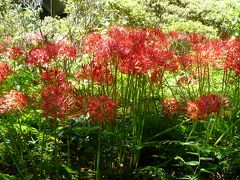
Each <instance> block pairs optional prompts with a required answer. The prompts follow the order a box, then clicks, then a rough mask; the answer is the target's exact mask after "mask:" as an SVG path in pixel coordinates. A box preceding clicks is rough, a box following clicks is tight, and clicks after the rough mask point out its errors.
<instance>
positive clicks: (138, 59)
mask: <svg viewBox="0 0 240 180" xmlns="http://www.w3.org/2000/svg"><path fill="white" fill-rule="evenodd" d="M83 51H84V52H85V53H88V54H90V53H93V55H94V60H95V61H106V60H111V61H113V62H109V63H112V64H117V65H118V68H119V69H120V71H121V72H123V73H128V74H146V73H148V72H149V71H151V70H152V69H155V68H166V69H169V70H173V69H175V67H174V62H175V61H173V57H174V56H173V55H174V54H173V52H172V51H171V50H169V49H168V39H167V37H166V35H165V34H164V33H163V32H162V31H161V30H159V29H146V30H145V29H129V28H124V27H119V26H114V27H112V28H110V29H109V30H108V32H107V34H105V35H101V34H97V33H92V34H90V35H88V36H87V37H85V39H84V45H83ZM116 61H117V62H116Z"/></svg>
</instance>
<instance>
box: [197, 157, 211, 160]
mask: <svg viewBox="0 0 240 180" xmlns="http://www.w3.org/2000/svg"><path fill="white" fill-rule="evenodd" d="M200 160H203V161H211V160H212V158H210V157H200Z"/></svg>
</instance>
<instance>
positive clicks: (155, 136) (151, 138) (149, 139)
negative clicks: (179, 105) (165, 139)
mask: <svg viewBox="0 0 240 180" xmlns="http://www.w3.org/2000/svg"><path fill="white" fill-rule="evenodd" d="M191 120H192V119H188V120H186V121H183V122H181V123H180V124H177V125H175V126H173V127H171V128H169V129H166V130H165V131H162V132H160V133H158V134H156V135H154V136H152V137H150V138H148V139H147V140H146V141H151V140H153V139H155V138H157V137H159V136H161V135H162V134H165V133H167V132H168V131H171V130H173V129H175V128H177V127H179V126H181V125H182V124H185V123H186V122H189V121H191Z"/></svg>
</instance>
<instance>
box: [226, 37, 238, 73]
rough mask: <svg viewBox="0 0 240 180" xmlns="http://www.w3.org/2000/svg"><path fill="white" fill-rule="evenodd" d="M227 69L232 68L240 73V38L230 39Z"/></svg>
mask: <svg viewBox="0 0 240 180" xmlns="http://www.w3.org/2000/svg"><path fill="white" fill-rule="evenodd" d="M227 46H228V51H227V57H226V62H225V67H224V68H225V69H231V70H233V71H235V72H236V74H237V75H239V74H240V38H236V39H234V40H231V41H229V43H228V45H227Z"/></svg>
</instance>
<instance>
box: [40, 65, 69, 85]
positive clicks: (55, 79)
mask: <svg viewBox="0 0 240 180" xmlns="http://www.w3.org/2000/svg"><path fill="white" fill-rule="evenodd" d="M41 77H42V79H43V80H44V81H45V83H46V84H56V85H57V84H59V83H61V82H64V81H66V73H65V71H58V70H55V69H51V70H47V71H46V72H44V73H43V74H42V75H41Z"/></svg>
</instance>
